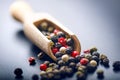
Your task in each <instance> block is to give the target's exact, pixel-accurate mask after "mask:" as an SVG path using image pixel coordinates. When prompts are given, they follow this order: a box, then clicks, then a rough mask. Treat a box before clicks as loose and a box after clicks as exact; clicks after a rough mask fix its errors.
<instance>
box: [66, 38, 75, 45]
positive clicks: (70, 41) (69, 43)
mask: <svg viewBox="0 0 120 80" xmlns="http://www.w3.org/2000/svg"><path fill="white" fill-rule="evenodd" d="M73 44H74V41H73V40H72V39H71V38H68V39H67V45H68V46H72V45H73Z"/></svg>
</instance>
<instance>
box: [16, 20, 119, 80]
mask: <svg viewBox="0 0 120 80" xmlns="http://www.w3.org/2000/svg"><path fill="white" fill-rule="evenodd" d="M38 29H39V30H40V31H41V32H42V33H43V35H45V36H46V37H47V38H48V39H49V40H51V42H52V43H53V45H52V46H51V51H52V53H53V54H54V56H55V57H56V58H57V62H54V61H52V62H51V61H48V60H45V61H44V62H43V63H42V64H40V67H39V68H40V70H41V71H40V76H41V79H42V80H60V79H63V78H65V77H72V76H73V75H74V74H76V78H77V80H85V79H86V78H87V75H88V74H89V73H93V72H95V71H96V70H97V67H98V65H99V64H101V65H103V66H104V67H109V59H108V57H107V56H106V55H104V54H100V53H99V52H98V50H97V48H96V47H92V48H90V49H87V50H84V51H83V54H81V55H79V53H78V52H77V51H75V50H74V46H75V45H74V41H73V39H72V38H71V37H70V36H69V35H67V34H65V33H64V32H62V31H60V30H59V29H55V27H54V26H53V25H51V24H49V23H47V22H42V23H41V24H40V26H38ZM44 55H45V53H44V52H42V51H41V52H40V53H39V54H38V59H42V58H44ZM35 60H36V59H35V58H34V57H30V58H29V59H28V61H29V63H30V65H34V64H35ZM113 67H114V68H115V69H120V61H117V62H115V63H113ZM17 72H18V73H17ZM14 73H15V74H16V76H18V75H19V74H20V75H21V74H22V73H21V70H20V69H17V70H15V71H14ZM96 73H97V76H98V78H103V77H104V71H103V70H101V69H98V70H97V71H96ZM32 79H33V80H39V77H38V76H37V75H34V76H33V77H32Z"/></svg>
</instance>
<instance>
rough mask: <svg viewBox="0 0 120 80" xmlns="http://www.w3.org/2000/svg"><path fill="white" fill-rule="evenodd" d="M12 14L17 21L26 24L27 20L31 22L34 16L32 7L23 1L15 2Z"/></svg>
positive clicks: (11, 8)
mask: <svg viewBox="0 0 120 80" xmlns="http://www.w3.org/2000/svg"><path fill="white" fill-rule="evenodd" d="M10 12H11V14H12V16H13V17H14V18H15V19H17V20H19V21H21V22H25V19H27V20H29V19H30V18H32V15H33V11H32V9H31V8H30V6H29V5H28V4H26V3H25V2H23V1H16V2H14V3H13V4H12V6H11V7H10Z"/></svg>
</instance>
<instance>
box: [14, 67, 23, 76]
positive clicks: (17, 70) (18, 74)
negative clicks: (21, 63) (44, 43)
mask: <svg viewBox="0 0 120 80" xmlns="http://www.w3.org/2000/svg"><path fill="white" fill-rule="evenodd" d="M14 74H15V75H16V76H21V75H22V74H23V71H22V69H21V68H16V69H15V70H14Z"/></svg>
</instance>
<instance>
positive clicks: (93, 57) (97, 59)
mask: <svg viewBox="0 0 120 80" xmlns="http://www.w3.org/2000/svg"><path fill="white" fill-rule="evenodd" d="M91 60H95V61H96V62H99V58H98V57H97V56H92V59H91Z"/></svg>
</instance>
